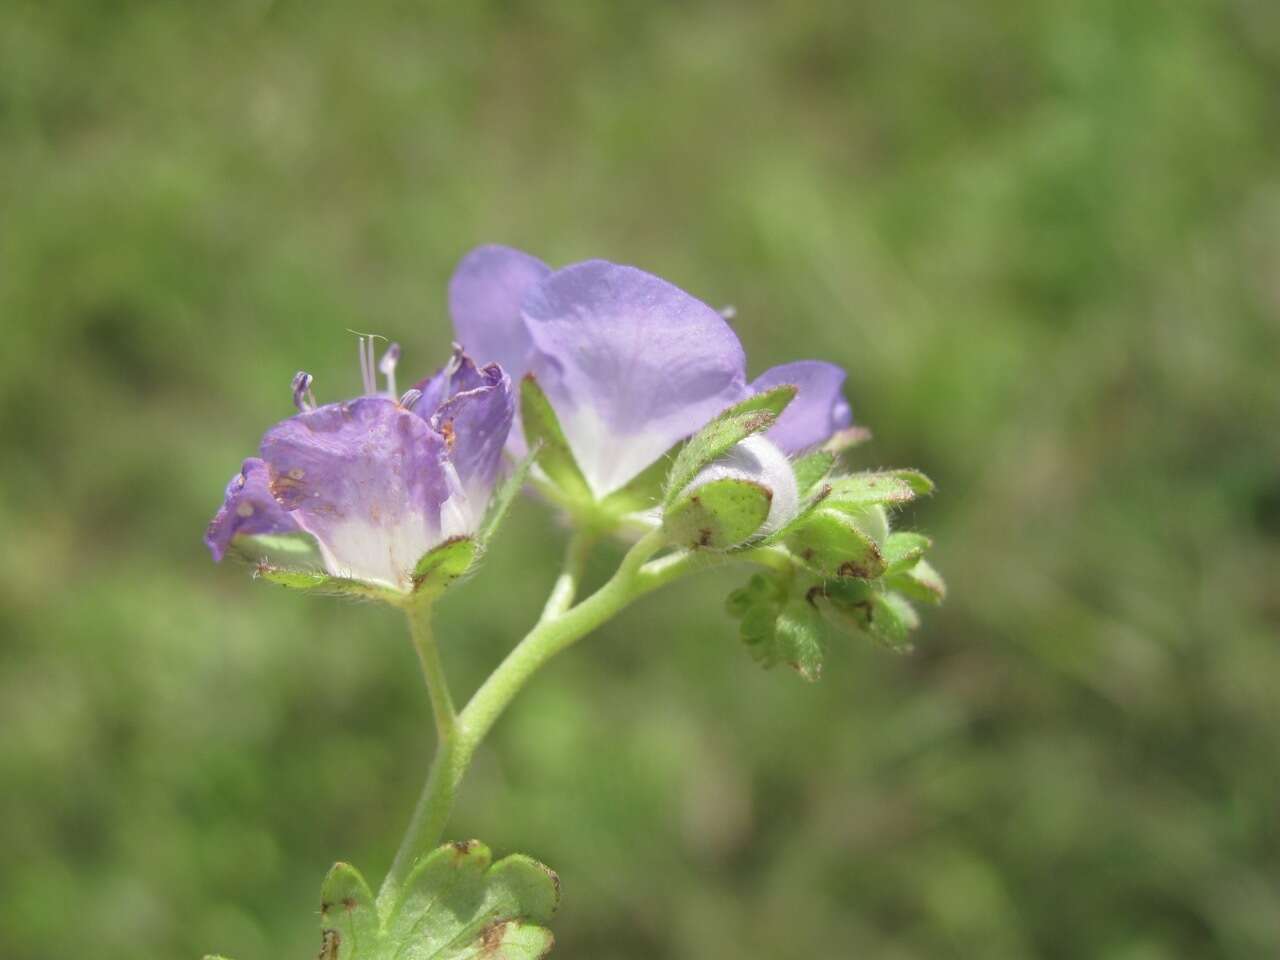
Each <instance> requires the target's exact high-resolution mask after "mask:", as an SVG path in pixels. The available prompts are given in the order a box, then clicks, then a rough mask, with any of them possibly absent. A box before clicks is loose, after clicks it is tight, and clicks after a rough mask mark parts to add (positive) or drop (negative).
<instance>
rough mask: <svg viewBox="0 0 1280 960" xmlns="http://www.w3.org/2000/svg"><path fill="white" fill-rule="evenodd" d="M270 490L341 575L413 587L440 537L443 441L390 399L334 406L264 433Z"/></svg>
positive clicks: (366, 399) (445, 489)
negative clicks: (414, 578)
mask: <svg viewBox="0 0 1280 960" xmlns="http://www.w3.org/2000/svg"><path fill="white" fill-rule="evenodd" d="M261 452H262V458H263V460H265V461H266V465H267V471H268V475H269V478H270V490H271V493H272V495H273V496H274V497H275V499H276V500H277V501H278V502H279V503H280V505H281V506H283V507H284V508H285V509H286V510H289V511H290V514H291V516H292V517H293V519H294V520H295V521H296V522H297V524H298V526H299V527H301V528H302V529H303V530H305V531H307V532H308V533H310V534H311V535H312V536H314V537H315V538H316V541H317V543H318V545H319V547H320V552H321V555H322V556H323V557H324V561H325V566H326V568H327V569H328V571H329V573H331V574H333V575H334V576H341V577H350V578H352V579H356V580H363V581H366V582H373V583H382V584H386V585H388V586H391V587H394V588H396V589H400V590H405V589H408V588H409V587H410V586H411V576H412V573H413V570H414V567H415V565H416V564H417V562H418V560H419V558H420V557H421V556H422V555H423V554H424V553H426V552H427V551H428V550H430V549H431V548H432V547H433V546H435V545H436V544H437V543H438V542H439V540H440V523H441V521H440V511H441V507H442V505H443V504H444V501H445V500H446V498H447V497H448V494H449V491H448V484H447V481H446V477H445V465H444V458H445V444H444V441H443V439H441V437H440V436H439V434H437V433H436V432H435V431H434V430H432V429H431V428H430V427H429V426H428V425H427V423H426V421H425V420H423V419H422V418H421V417H419V416H415V415H414V414H412V413H410V412H409V411H407V410H405V409H404V408H403V407H401V406H400V405H399V404H397V403H396V402H395V401H394V400H389V399H386V398H384V397H361V398H359V399H356V400H352V401H350V402H348V403H341V404H328V405H326V406H323V407H319V408H317V409H315V410H313V411H310V412H307V413H302V414H299V415H298V416H295V417H290V418H289V419H288V420H284V421H281V422H280V423H278V424H276V425H275V426H274V427H272V428H271V429H270V430H268V431H267V433H266V435H265V436H264V437H263V438H262V451H261Z"/></svg>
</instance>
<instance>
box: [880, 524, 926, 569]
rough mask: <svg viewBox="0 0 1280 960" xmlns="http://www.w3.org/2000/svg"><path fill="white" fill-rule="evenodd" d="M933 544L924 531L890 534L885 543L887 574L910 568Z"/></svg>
mask: <svg viewBox="0 0 1280 960" xmlns="http://www.w3.org/2000/svg"><path fill="white" fill-rule="evenodd" d="M932 545H933V541H932V540H930V539H929V538H928V537H926V536H925V535H924V534H922V533H910V532H904V533H891V534H889V536H888V537H887V538H886V539H885V543H884V562H885V575H886V576H888V575H890V574H894V573H902V572H904V571H907V570H910V569H911V568H912V567H913V566H915V564H916V561H917V560H919V559H920V558H921V557H922V556H924V552H925V551H926V550H928V549H929V547H930V546H932Z"/></svg>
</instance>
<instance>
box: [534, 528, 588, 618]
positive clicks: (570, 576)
mask: <svg viewBox="0 0 1280 960" xmlns="http://www.w3.org/2000/svg"><path fill="white" fill-rule="evenodd" d="M594 544H595V538H594V537H593V536H592V535H591V534H589V533H584V532H581V531H575V532H574V533H573V534H572V535H571V536H570V537H569V543H568V544H567V545H566V546H565V550H564V568H563V569H562V570H561V571H560V576H559V577H557V578H556V583H555V586H554V587H552V588H551V596H549V597H547V605H546V606H545V607H543V609H542V617H541V618H540V619H539V620H538V622H539V623H542V622H544V621H547V620H550V619H552V618H554V617H558V616H560V615H561V614H562V613H564V612H565V611H566V610H568V609H569V608H570V607H571V606H573V601H574V598H575V597H576V596H577V595H578V587H579V586H580V585H581V583H582V572H583V570H584V569H585V568H586V565H587V557H588V556H590V554H591V547H592V546H593V545H594Z"/></svg>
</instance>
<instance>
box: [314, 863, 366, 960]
mask: <svg viewBox="0 0 1280 960" xmlns="http://www.w3.org/2000/svg"><path fill="white" fill-rule="evenodd" d="M320 925H321V928H322V931H323V949H322V950H321V954H320V955H321V956H322V957H325V960H330V958H329V957H326V956H325V953H324V949H327V950H329V952H330V955H331V957H332V960H364V958H366V957H373V956H376V951H377V949H378V946H379V938H380V932H379V929H378V912H377V909H376V908H375V906H374V898H373V893H372V891H371V890H370V889H369V885H368V884H367V883H365V880H364V877H362V876H361V875H360V871H359V870H357V869H356V868H355V867H353V866H351V864H349V863H335V864H334V865H333V868H332V869H331V870H330V871H329V875H328V876H326V877H325V878H324V883H323V884H321V886H320Z"/></svg>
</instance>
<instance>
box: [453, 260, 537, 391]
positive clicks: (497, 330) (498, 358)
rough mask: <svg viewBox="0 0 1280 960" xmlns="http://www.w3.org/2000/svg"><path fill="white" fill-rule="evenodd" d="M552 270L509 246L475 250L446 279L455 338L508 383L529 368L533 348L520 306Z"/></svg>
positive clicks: (517, 380)
mask: <svg viewBox="0 0 1280 960" xmlns="http://www.w3.org/2000/svg"><path fill="white" fill-rule="evenodd" d="M550 272H551V268H550V267H548V266H547V265H546V264H545V263H543V262H542V261H541V260H539V259H538V258H537V257H533V256H530V255H529V254H527V253H524V252H522V251H520V250H516V249H513V248H512V247H503V246H499V245H497V244H490V245H488V246H483V247H477V248H476V249H474V250H472V251H471V252H470V253H468V254H467V255H466V256H465V257H463V258H462V260H461V262H459V264H458V266H457V269H455V270H454V272H453V277H452V279H450V281H449V313H450V315H451V316H452V317H453V327H454V329H455V330H456V331H457V333H458V340H459V341H460V342H461V343H462V345H463V346H464V347H466V349H467V352H468V353H469V354H471V356H473V357H476V358H477V359H479V360H480V362H481V363H498V364H500V365H501V366H502V369H503V370H505V371H506V372H507V374H508V375H509V376H510V377H511V379H512V380H513V381H516V382H519V380H520V378H521V377H523V376H524V375H525V372H526V371H527V370H528V360H529V352H530V348H531V346H532V344H531V341H530V339H529V334H528V332H527V331H526V330H525V326H524V322H523V321H522V320H521V318H520V303H521V301H522V300H523V299H524V296H525V293H526V292H527V291H528V290H529V289H530V288H531V287H532V286H534V285H535V284H536V283H538V282H539V281H540V280H542V279H543V277H545V276H547V274H549V273H550Z"/></svg>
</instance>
